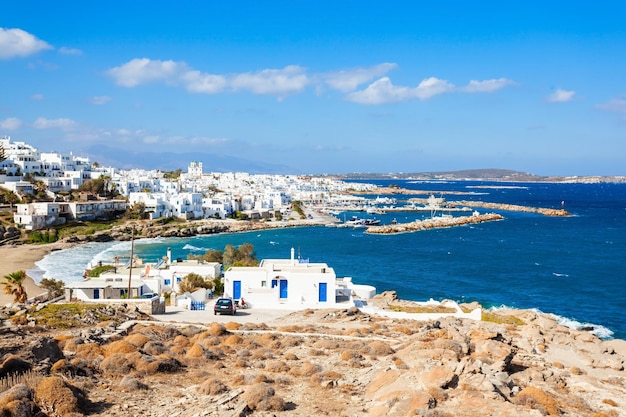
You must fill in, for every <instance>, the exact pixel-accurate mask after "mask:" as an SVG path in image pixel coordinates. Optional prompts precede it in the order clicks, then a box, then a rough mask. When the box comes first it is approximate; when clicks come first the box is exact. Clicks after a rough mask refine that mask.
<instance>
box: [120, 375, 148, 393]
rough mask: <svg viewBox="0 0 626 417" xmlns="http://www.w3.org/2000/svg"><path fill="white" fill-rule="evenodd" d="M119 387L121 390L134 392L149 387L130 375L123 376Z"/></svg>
mask: <svg viewBox="0 0 626 417" xmlns="http://www.w3.org/2000/svg"><path fill="white" fill-rule="evenodd" d="M120 388H121V389H122V390H123V391H127V392H134V391H139V390H147V389H149V387H148V386H147V385H146V384H144V383H143V382H141V381H140V380H138V379H137V378H134V377H132V376H130V375H125V376H124V378H122V380H121V381H120Z"/></svg>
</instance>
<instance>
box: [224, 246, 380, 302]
mask: <svg viewBox="0 0 626 417" xmlns="http://www.w3.org/2000/svg"><path fill="white" fill-rule="evenodd" d="M375 294H376V289H375V288H374V287H371V286H368V285H355V284H353V283H352V279H351V278H339V279H338V278H337V276H336V275H335V271H334V269H333V268H331V267H329V266H328V265H327V264H325V263H309V262H307V261H303V260H300V259H295V258H294V250H293V248H292V249H291V258H290V259H264V260H263V261H261V263H260V264H259V266H257V267H232V268H230V269H229V270H228V271H226V272H225V274H224V295H225V296H227V297H232V298H234V299H236V300H239V299H241V298H244V299H245V301H246V303H249V304H250V305H252V306H253V307H263V308H284V307H287V308H289V307H293V308H302V307H310V308H316V307H317V308H328V307H337V306H338V305H342V304H344V305H345V304H352V303H353V300H354V298H365V299H367V298H371V297H373V296H374V295H375Z"/></svg>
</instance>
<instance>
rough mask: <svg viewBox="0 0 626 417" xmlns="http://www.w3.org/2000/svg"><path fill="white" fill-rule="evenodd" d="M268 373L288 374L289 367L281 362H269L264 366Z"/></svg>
mask: <svg viewBox="0 0 626 417" xmlns="http://www.w3.org/2000/svg"><path fill="white" fill-rule="evenodd" d="M265 370H266V371H268V372H289V371H290V370H291V367H290V366H289V365H287V364H286V363H285V362H283V361H270V362H268V363H267V364H266V365H265Z"/></svg>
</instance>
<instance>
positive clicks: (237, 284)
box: [233, 281, 241, 300]
mask: <svg viewBox="0 0 626 417" xmlns="http://www.w3.org/2000/svg"><path fill="white" fill-rule="evenodd" d="M233 298H234V299H235V300H239V299H240V298H241V281H233Z"/></svg>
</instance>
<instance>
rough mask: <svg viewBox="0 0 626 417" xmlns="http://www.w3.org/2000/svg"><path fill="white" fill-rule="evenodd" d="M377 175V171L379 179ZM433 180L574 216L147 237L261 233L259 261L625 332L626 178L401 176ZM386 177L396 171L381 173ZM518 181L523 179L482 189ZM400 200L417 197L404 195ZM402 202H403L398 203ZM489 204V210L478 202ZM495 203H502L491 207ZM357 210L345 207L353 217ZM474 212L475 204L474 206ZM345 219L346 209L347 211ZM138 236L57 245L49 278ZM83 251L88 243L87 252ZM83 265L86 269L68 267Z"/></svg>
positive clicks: (385, 219) (195, 241)
mask: <svg viewBox="0 0 626 417" xmlns="http://www.w3.org/2000/svg"><path fill="white" fill-rule="evenodd" d="M368 182H372V181H368ZM391 182H393V183H394V184H399V185H400V186H402V187H405V188H410V189H414V190H423V191H426V192H425V193H419V194H418V193H417V191H416V194H415V197H428V195H429V194H430V193H431V192H433V193H435V195H436V196H439V194H438V193H436V192H437V191H440V192H444V191H457V192H469V193H472V194H470V195H444V197H445V198H446V199H447V200H461V199H465V200H470V199H473V200H481V201H488V202H499V203H509V204H521V205H529V206H536V207H550V208H561V202H564V205H565V208H566V209H567V210H568V211H569V212H571V213H572V214H573V216H571V217H565V218H560V217H546V216H542V215H538V214H531V213H516V212H507V211H501V212H500V213H501V214H503V215H504V216H505V220H503V221H498V222H491V223H484V224H479V225H473V226H463V227H456V228H448V229H438V230H429V231H423V232H414V233H405V234H398V235H368V234H365V233H363V231H362V230H358V229H357V230H355V229H334V228H326V227H306V228H292V229H282V230H268V231H262V232H251V233H238V234H230V235H212V236H197V237H193V238H188V239H152V240H138V241H136V245H135V252H136V253H137V255H138V256H140V257H142V258H144V259H145V260H146V261H156V260H158V259H160V258H161V257H163V256H164V255H165V253H166V248H167V247H171V248H172V252H173V257H174V258H176V257H182V258H185V257H186V256H187V255H188V254H199V253H203V252H204V251H206V250H207V249H220V250H221V249H223V248H224V246H225V245H226V244H234V245H240V244H242V243H245V242H249V243H252V244H253V245H254V247H255V249H256V252H257V256H258V258H259V259H262V258H277V257H280V258H287V257H289V256H290V249H291V248H292V247H293V248H295V250H296V254H299V255H300V256H301V257H303V258H309V259H310V261H312V262H326V263H328V264H329V265H330V266H331V267H333V268H334V269H335V272H336V273H337V276H340V277H341V276H351V277H353V280H354V281H355V282H356V283H359V284H370V285H373V286H375V287H376V288H377V291H378V292H382V291H385V290H396V291H397V292H398V295H399V296H400V297H401V298H405V299H412V300H428V299H430V298H434V299H439V300H440V299H453V300H457V301H467V302H470V301H478V302H480V303H481V304H483V305H484V306H487V307H498V306H509V307H518V308H535V309H539V310H541V311H543V312H546V313H553V314H555V315H557V316H558V317H559V319H560V320H561V321H564V322H568V324H570V325H573V326H581V325H592V326H594V327H595V329H596V331H595V332H596V333H597V334H598V335H600V336H601V337H616V338H622V339H624V338H626V324H625V323H624V322H623V321H622V319H621V314H622V312H624V311H625V309H626V285H625V284H626V184H593V185H590V184H501V183H493V184H491V183H484V182H482V183H481V182H410V181H391ZM375 183H378V184H380V185H387V184H388V183H389V181H386V182H385V181H378V182H375ZM484 185H488V186H502V185H507V186H514V187H519V188H475V187H477V186H478V187H482V186H484ZM394 197H396V198H398V199H403V198H407V197H410V196H394ZM398 205H400V203H398ZM479 211H481V212H486V211H487V210H484V209H479ZM489 211H492V210H489ZM352 214H359V215H363V214H362V213H346V215H347V216H348V217H349V216H350V215H352ZM429 215H430V214H429V213H395V214H385V215H377V216H375V217H377V218H379V219H381V220H382V223H383V224H385V223H389V222H391V220H392V218H394V217H395V218H396V219H397V221H398V222H407V221H411V220H414V219H415V218H419V217H424V216H429ZM465 215H467V213H465ZM341 217H343V215H342V216H341ZM129 248H130V244H129V243H128V242H123V243H108V244H93V245H90V246H88V247H84V248H81V247H79V248H75V249H71V250H68V251H61V252H58V253H53V254H51V255H50V256H49V257H47V258H45V259H44V260H43V261H42V262H41V263H39V264H38V265H39V267H40V268H41V269H42V270H44V271H46V272H45V273H46V274H47V275H46V276H52V277H55V278H60V279H63V278H61V277H62V276H65V280H66V281H71V280H74V279H79V278H80V274H82V270H83V269H84V267H85V266H86V264H87V263H88V262H94V261H96V260H98V259H103V260H110V259H112V258H113V256H115V255H119V256H121V257H128V252H129ZM80 251H82V252H80ZM81 262H82V263H81ZM74 264H76V265H82V267H80V266H78V268H77V269H78V271H79V274H78V275H76V274H75V273H74V272H72V273H68V270H69V268H68V266H71V265H74Z"/></svg>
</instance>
